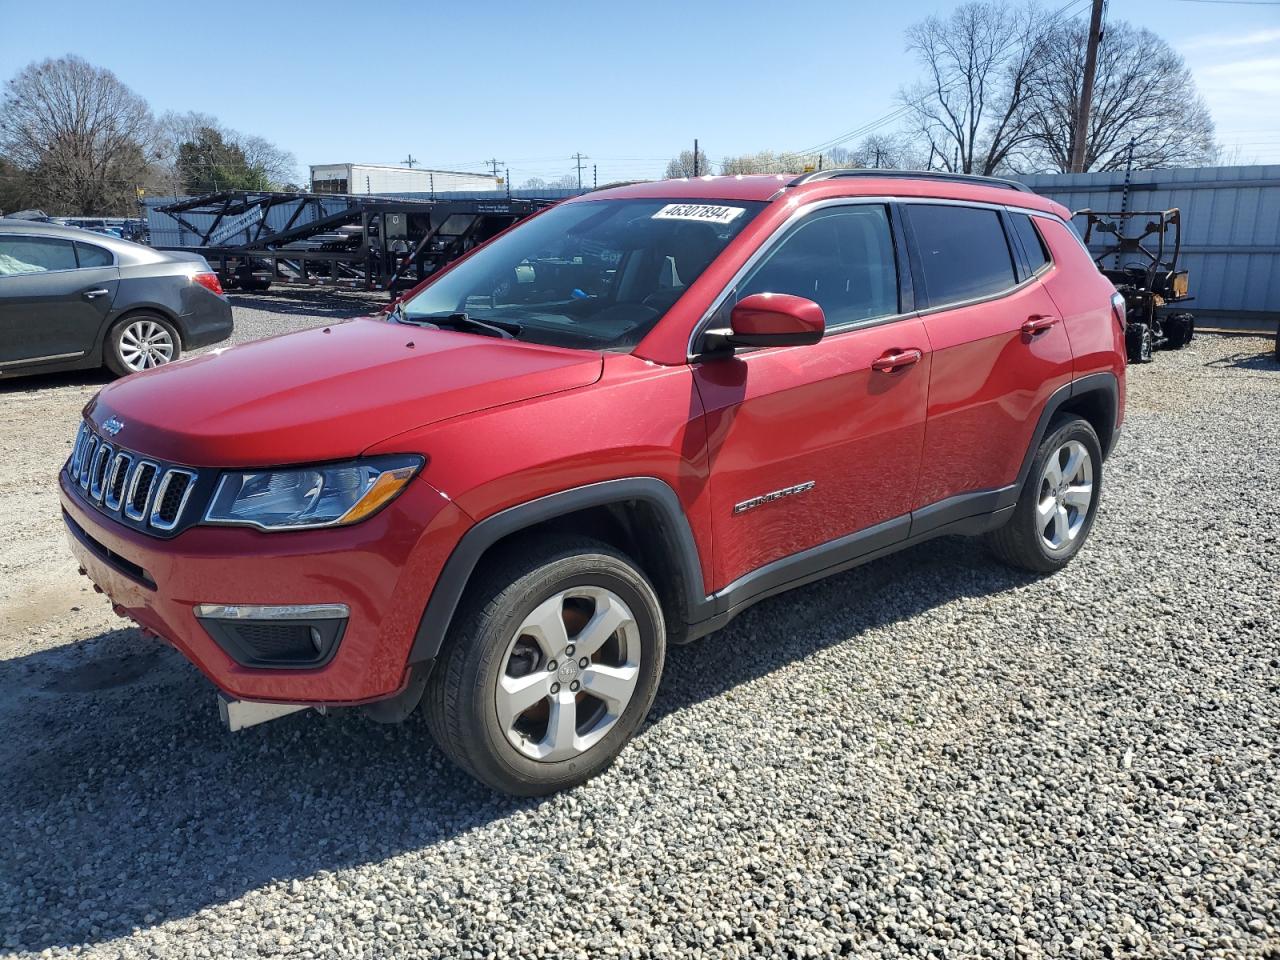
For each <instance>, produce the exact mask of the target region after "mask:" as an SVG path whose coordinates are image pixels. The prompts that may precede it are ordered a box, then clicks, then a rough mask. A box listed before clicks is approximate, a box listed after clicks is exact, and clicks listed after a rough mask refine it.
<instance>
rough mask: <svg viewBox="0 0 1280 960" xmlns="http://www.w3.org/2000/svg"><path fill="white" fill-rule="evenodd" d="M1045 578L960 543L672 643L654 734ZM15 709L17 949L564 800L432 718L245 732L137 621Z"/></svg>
mask: <svg viewBox="0 0 1280 960" xmlns="http://www.w3.org/2000/svg"><path fill="white" fill-rule="evenodd" d="M1030 582H1032V578H1031V577H1029V576H1027V575H1025V574H1018V573H1014V572H1012V571H1009V570H1007V569H1005V568H1003V567H1000V566H998V565H997V564H996V563H995V562H994V561H992V560H990V559H988V558H987V557H986V556H985V554H984V553H983V551H982V548H981V546H980V545H979V544H977V543H975V542H973V541H969V540H963V539H946V540H939V541H935V542H933V543H932V544H929V545H927V546H925V547H923V548H919V547H918V548H914V549H912V550H909V551H906V552H904V553H902V554H899V555H897V556H893V557H889V558H887V559H884V560H881V561H878V562H876V563H873V564H869V565H867V566H865V567H861V568H858V569H855V570H852V571H849V572H846V573H844V574H841V575H839V576H836V577H832V578H829V579H827V580H825V581H821V582H819V583H816V584H812V585H810V586H807V587H804V588H801V589H799V590H796V591H792V592H791V593H788V594H784V595H781V596H778V597H775V598H772V599H770V600H767V601H764V602H762V603H760V604H759V605H757V606H756V607H754V608H752V609H751V610H749V611H747V612H746V613H744V614H743V615H742V616H741V617H739V618H738V619H737V620H735V621H734V622H732V623H731V624H729V625H728V626H727V627H726V628H725V629H723V630H721V631H720V632H719V633H717V634H714V635H712V636H710V637H707V638H704V639H703V640H700V641H698V642H697V643H695V644H692V645H689V646H682V647H674V648H671V649H670V650H669V653H668V662H667V668H666V673H665V676H664V678H663V682H662V686H661V688H660V690H659V693H658V698H657V701H656V703H655V705H654V709H653V711H652V714H651V716H650V719H649V721H648V726H652V725H654V724H661V723H662V722H663V720H664V718H666V717H669V716H672V715H673V714H678V713H679V712H680V711H682V710H685V709H688V708H690V707H691V706H693V705H695V704H697V703H699V702H701V701H703V700H706V699H708V698H712V697H716V696H719V695H721V694H723V693H724V692H726V691H728V690H730V689H732V688H734V687H737V686H739V685H741V684H745V683H749V682H751V681H752V680H755V679H756V678H759V677H761V676H764V675H767V674H768V673H770V672H771V671H774V670H776V669H778V668H780V667H783V666H785V665H786V664H789V663H792V662H794V661H797V660H801V659H803V658H805V657H808V656H809V655H811V654H813V653H814V652H816V651H819V650H822V649H824V648H827V647H830V646H832V645H835V644H838V643H842V642H853V643H855V644H856V643H859V642H860V638H862V637H863V636H864V635H865V634H866V633H867V632H868V631H870V630H873V629H876V628H879V627H886V626H891V625H893V624H895V623H899V622H901V621H903V620H906V619H909V618H911V617H913V616H915V615H917V614H919V613H921V612H922V611H926V610H928V609H930V608H933V607H936V606H939V605H941V604H945V603H948V602H950V601H952V600H955V599H957V598H960V597H968V596H984V595H991V594H994V593H998V592H1002V591H1006V590H1010V589H1016V588H1018V587H1020V586H1024V585H1026V584H1028V583H1030ZM0 703H2V704H4V706H3V707H2V708H0V711H2V712H0V717H2V718H3V719H4V726H5V728H6V731H7V733H8V738H7V739H8V741H9V742H8V743H7V744H5V745H4V747H3V748H2V749H0V782H4V783H6V784H8V785H9V786H8V787H7V788H6V789H5V790H3V791H0V817H2V818H3V823H2V825H0V938H3V943H2V944H0V945H2V946H4V947H7V948H15V947H19V948H25V949H28V950H33V951H40V950H43V949H45V948H46V947H67V946H72V945H75V944H80V943H86V942H89V943H97V942H102V941H105V940H108V939H111V938H115V937H119V936H123V935H127V934H128V933H130V932H131V931H132V930H133V929H134V928H135V927H148V926H152V925H155V924H159V923H163V922H165V921H167V920H172V919H177V918H182V917H188V916H191V915H193V914H195V913H196V912H198V911H199V910H201V909H202V908H204V907H207V906H211V905H214V904H219V903H225V902H228V901H232V900H235V899H237V898H239V897H240V896H242V895H243V894H245V893H247V892H249V891H252V890H254V889H256V888H259V887H262V886H264V885H266V884H269V883H272V882H276V881H282V880H288V879H290V878H294V877H298V878H305V877H308V876H310V875H312V874H315V873H316V872H318V871H320V870H336V869H342V868H344V867H351V866H357V865H362V864H367V863H376V862H379V861H381V860H385V859H387V858H389V857H392V856H395V855H397V854H400V853H403V852H407V851H414V850H420V849H424V848H427V847H430V846H432V845H436V844H441V843H443V842H446V841H448V840H449V839H450V838H453V837H455V836H457V835H459V834H461V833H464V832H467V831H470V830H474V829H476V828H477V827H481V826H483V825H484V824H486V823H489V822H491V821H493V820H497V819H500V818H504V817H508V816H510V815H512V814H514V813H516V812H518V811H521V810H524V809H528V808H532V807H536V806H538V805H539V804H541V803H547V804H551V805H556V804H558V803H560V802H561V801H557V800H555V799H552V800H548V801H539V800H518V799H512V798H509V797H505V796H501V795H498V794H495V793H493V792H491V791H489V790H487V789H486V788H484V787H482V786H480V785H478V784H476V783H475V782H474V781H472V780H471V779H469V778H468V777H466V776H465V775H463V774H461V773H460V772H458V771H457V770H456V769H455V768H453V767H452V766H451V765H450V764H449V763H448V762H447V761H446V760H445V759H444V757H443V756H442V754H441V753H440V751H439V750H438V749H436V747H435V746H434V745H433V744H432V743H431V742H430V740H429V738H428V735H427V731H426V728H425V724H424V723H423V722H422V720H421V718H420V716H419V715H415V716H414V717H412V718H411V719H410V720H409V721H408V722H407V723H405V724H403V725H401V726H397V727H384V726H378V725H376V724H374V723H372V722H370V721H368V720H367V719H365V718H364V717H363V716H361V715H360V714H358V713H357V712H354V711H351V712H340V713H335V714H331V715H329V716H327V717H321V716H319V715H317V714H314V713H307V714H299V715H295V716H291V717H288V718H285V719H282V720H278V721H274V722H272V723H268V724H265V725H263V726H261V727H257V728H254V729H251V730H248V731H244V732H242V733H240V734H236V735H230V734H227V733H226V732H224V731H223V730H222V729H221V727H220V726H219V724H218V721H217V717H216V710H214V709H213V703H214V700H213V696H212V691H211V690H210V688H209V685H208V683H207V682H206V681H205V680H204V679H203V678H202V677H201V676H199V674H198V673H197V672H196V671H195V669H194V668H193V667H191V666H190V665H188V664H187V662H186V661H185V660H184V659H183V658H182V657H181V656H180V655H178V654H177V653H175V652H174V651H172V650H170V649H169V648H168V647H166V646H164V645H162V644H160V643H158V642H155V641H148V640H144V639H143V638H142V637H141V636H140V635H139V634H138V633H137V632H136V631H135V630H132V629H121V630H116V631H111V632H109V633H106V634H103V635H100V636H97V637H94V638H91V639H88V640H85V641H81V642H80V643H78V644H71V645H69V646H64V647H60V648H57V649H55V650H49V651H43V652H40V653H36V654H32V655H31V656H28V657H25V658H19V659H16V660H9V661H5V662H3V663H0ZM646 729H647V728H646ZM638 735H639V736H642V737H643V736H645V735H646V733H645V732H644V731H642V732H641V733H640V734H638ZM618 775H621V774H619V773H617V772H613V773H606V774H604V776H605V777H609V776H618Z"/></svg>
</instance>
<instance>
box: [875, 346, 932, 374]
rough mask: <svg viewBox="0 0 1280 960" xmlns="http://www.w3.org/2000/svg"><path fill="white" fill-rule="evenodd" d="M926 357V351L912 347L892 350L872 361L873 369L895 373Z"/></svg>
mask: <svg viewBox="0 0 1280 960" xmlns="http://www.w3.org/2000/svg"><path fill="white" fill-rule="evenodd" d="M923 358H924V351H923V350H917V349H916V348H915V347H912V348H911V349H910V350H890V351H889V352H888V353H885V354H883V355H882V356H880V357H877V358H876V359H875V360H872V361H871V369H872V370H879V371H881V372H882V373H893V372H894V371H895V370H902V369H903V368H904V367H910V366H913V365H914V364H917V363H919V362H920V361H921V360H922V359H923Z"/></svg>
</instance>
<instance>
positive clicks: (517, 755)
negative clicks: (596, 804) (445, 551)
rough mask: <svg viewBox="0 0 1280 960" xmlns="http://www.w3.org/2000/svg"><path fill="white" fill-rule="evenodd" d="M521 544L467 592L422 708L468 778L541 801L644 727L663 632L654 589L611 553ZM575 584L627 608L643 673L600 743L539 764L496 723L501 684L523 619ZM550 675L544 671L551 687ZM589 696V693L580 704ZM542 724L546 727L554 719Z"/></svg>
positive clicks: (581, 545)
mask: <svg viewBox="0 0 1280 960" xmlns="http://www.w3.org/2000/svg"><path fill="white" fill-rule="evenodd" d="M517 546H518V549H515V550H512V551H509V552H506V553H504V554H503V555H500V556H499V557H497V558H496V559H495V560H494V562H493V563H492V564H488V563H486V566H488V569H486V570H485V571H484V572H483V573H480V574H478V576H479V579H478V581H476V582H474V583H473V584H472V585H471V586H470V587H468V590H467V595H466V597H465V598H464V600H463V604H462V607H461V608H460V609H459V611H458V615H457V616H455V617H454V621H453V626H452V627H451V628H450V630H449V635H448V637H447V638H446V640H445V643H444V647H443V648H442V650H441V652H440V656H439V657H438V659H437V661H436V664H435V667H434V669H433V670H432V674H431V679H430V681H429V683H428V685H427V691H426V696H425V698H424V708H423V709H424V712H425V714H426V718H427V726H428V728H429V729H430V731H431V735H432V737H434V739H435V741H436V743H438V744H439V745H440V748H441V749H442V750H443V751H444V752H445V754H446V755H447V756H448V757H449V758H450V759H451V760H452V761H453V762H454V763H456V764H457V765H458V766H459V767H461V768H462V769H463V770H465V771H466V772H467V773H469V774H471V775H472V776H473V777H475V778H476V779H477V780H480V781H481V782H482V783H485V784H487V785H489V786H490V787H493V788H494V789H496V790H500V791H502V792H504V793H509V794H513V795H517V796H541V795H544V794H548V793H554V792H556V791H558V790H563V789H566V788H568V787H572V786H576V785H577V784H580V783H583V782H584V781H586V780H588V779H590V778H591V777H593V776H595V775H596V774H597V773H599V772H601V771H602V770H604V769H605V768H606V767H608V766H609V764H610V763H612V762H613V759H614V758H615V757H616V756H617V755H618V753H619V752H620V751H621V750H622V747H623V746H624V745H625V744H626V742H627V741H628V740H629V739H630V738H631V735H632V734H633V733H634V732H635V731H636V729H637V728H638V727H639V726H640V724H641V723H642V722H643V720H644V718H645V716H646V715H647V714H648V713H649V708H650V707H651V706H652V704H653V698H654V695H655V694H656V692H657V689H658V681H659V679H660V678H661V676H662V664H663V660H664V658H665V655H666V626H665V623H664V621H663V615H662V608H661V605H660V603H659V601H658V597H657V594H656V593H655V592H654V589H653V586H652V585H651V584H650V583H649V581H648V579H647V578H646V577H645V576H644V574H643V573H641V572H640V570H639V569H638V568H637V566H636V565H635V563H634V562H632V561H631V560H630V559H629V558H628V557H626V556H625V555H624V554H622V553H619V552H618V551H616V550H614V549H613V548H612V547H610V546H608V545H606V544H603V543H600V542H598V541H596V540H591V539H587V538H585V537H556V538H555V539H552V540H541V541H538V540H526V541H524V542H522V543H520V544H518V545H517ZM575 587H587V588H592V587H595V588H600V587H603V588H604V589H607V590H609V591H611V592H612V593H613V594H615V595H616V596H617V597H618V598H620V599H621V600H622V601H623V602H624V603H625V604H626V605H627V606H628V607H629V608H630V610H631V613H632V616H633V617H634V624H635V627H636V629H637V633H638V643H639V676H638V678H637V680H636V683H635V688H634V691H633V692H632V693H631V695H630V700H629V701H628V702H627V704H626V707H625V708H624V709H623V710H622V712H621V713H620V714H619V715H618V716H617V719H616V720H615V721H613V725H612V727H609V728H608V732H607V733H605V735H604V736H603V738H602V739H600V740H599V741H598V742H596V743H595V744H594V745H592V746H590V747H589V748H587V749H586V750H583V751H582V752H580V753H577V754H575V755H574V756H572V757H570V758H568V759H563V760H557V761H549V760H538V759H533V758H531V757H529V756H526V755H525V754H524V753H522V752H521V751H520V750H518V749H516V747H515V746H514V745H513V744H512V742H511V741H510V740H509V739H508V736H507V733H506V731H505V730H504V728H503V726H502V723H501V722H500V720H499V716H498V708H497V705H496V699H497V691H498V686H497V685H498V682H499V679H500V678H501V677H502V676H503V675H504V673H505V671H506V669H507V664H506V663H505V662H504V661H505V660H507V653H508V648H509V646H510V645H511V644H512V642H513V639H514V638H515V637H516V635H517V631H519V630H520V628H521V625H522V624H523V623H524V622H525V618H526V617H528V616H529V615H530V614H531V613H532V611H534V610H535V609H536V608H537V607H538V606H539V605H541V604H542V603H543V602H544V601H546V600H548V599H549V598H551V597H554V596H556V594H558V593H561V592H563V591H565V590H571V589H572V588H575ZM570 636H571V637H572V636H573V634H572V633H571V634H570ZM517 642H518V641H517ZM536 669H537V670H539V671H540V670H542V669H549V665H548V664H546V663H541V664H539V666H538V667H537V668H536ZM534 672H535V671H534V670H533V669H530V670H529V671H528V672H527V675H532V674H533V673H534ZM554 676H555V674H553V673H550V672H548V673H547V677H548V680H551V679H554ZM584 677H585V672H584ZM584 682H585V681H584ZM575 689H576V688H575ZM585 694H586V691H585V688H583V692H582V694H580V695H579V698H578V699H579V700H580V701H581V700H583V698H584V695H585ZM540 703H541V702H540ZM575 709H576V708H575ZM546 722H547V723H548V726H549V724H550V722H551V721H550V719H548V720H547V721H546Z"/></svg>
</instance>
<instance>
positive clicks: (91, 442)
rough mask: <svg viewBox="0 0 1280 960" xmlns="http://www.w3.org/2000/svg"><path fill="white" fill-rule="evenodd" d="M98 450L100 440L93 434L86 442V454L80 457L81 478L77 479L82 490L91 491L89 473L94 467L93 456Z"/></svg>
mask: <svg viewBox="0 0 1280 960" xmlns="http://www.w3.org/2000/svg"><path fill="white" fill-rule="evenodd" d="M97 449H98V438H97V437H96V436H94V435H93V434H92V433H91V434H89V438H88V440H86V441H85V445H84V453H83V454H82V455H81V457H80V476H79V477H77V478H76V479H77V480H78V481H79V483H80V489H81V490H88V489H89V471H90V469H91V468H92V467H93V455H94V453H95V452H96V451H97Z"/></svg>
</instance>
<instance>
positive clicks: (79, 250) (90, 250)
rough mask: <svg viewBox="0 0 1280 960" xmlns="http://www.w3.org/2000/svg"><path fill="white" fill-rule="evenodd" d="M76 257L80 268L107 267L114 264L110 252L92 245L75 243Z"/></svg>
mask: <svg viewBox="0 0 1280 960" xmlns="http://www.w3.org/2000/svg"><path fill="white" fill-rule="evenodd" d="M76 256H77V257H78V258H79V261H80V266H81V267H109V266H111V264H113V263H114V262H115V258H114V257H113V256H112V255H111V251H110V250H107V249H105V248H103V247H97V246H94V245H93V244H92V243H76Z"/></svg>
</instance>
